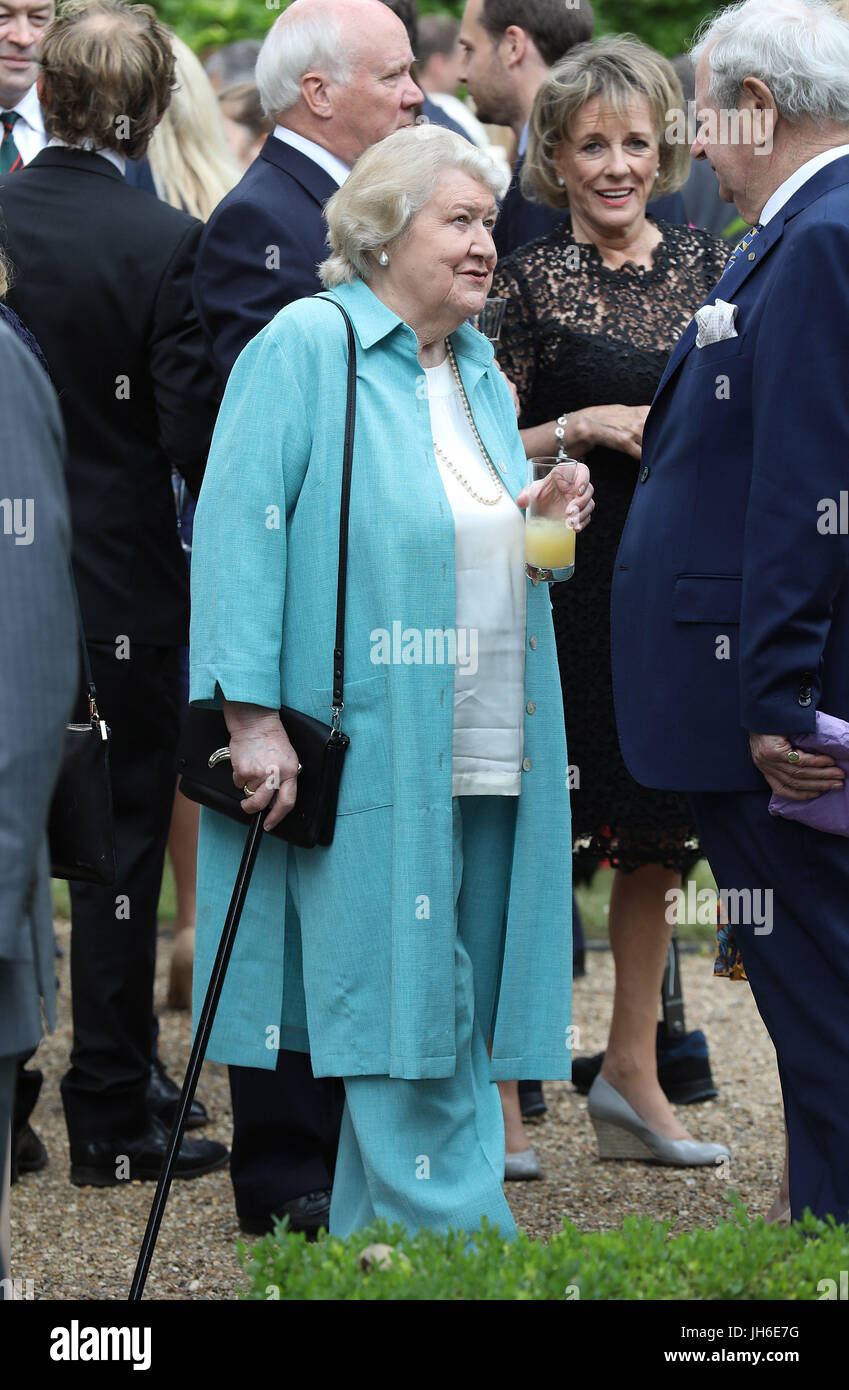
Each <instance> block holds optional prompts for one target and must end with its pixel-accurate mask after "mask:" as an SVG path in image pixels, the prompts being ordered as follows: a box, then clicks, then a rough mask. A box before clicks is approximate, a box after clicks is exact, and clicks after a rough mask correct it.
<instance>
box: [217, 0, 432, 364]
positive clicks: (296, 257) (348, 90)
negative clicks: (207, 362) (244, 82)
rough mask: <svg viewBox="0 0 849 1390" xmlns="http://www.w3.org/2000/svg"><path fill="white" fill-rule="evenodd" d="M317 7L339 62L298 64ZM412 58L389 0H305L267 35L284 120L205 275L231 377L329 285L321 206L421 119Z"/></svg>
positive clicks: (274, 93) (273, 109)
mask: <svg viewBox="0 0 849 1390" xmlns="http://www.w3.org/2000/svg"><path fill="white" fill-rule="evenodd" d="M316 18H319V19H320V22H322V23H323V24H324V25H325V26H326V29H325V32H326V33H332V35H333V37H334V40H335V42H336V45H337V47H338V55H339V56H338V68H337V70H336V71H335V72H323V71H322V70H321V64H320V63H319V61H318V60H317V59H316V61H315V63H314V64H313V65H311V67H310V68H309V69H308V70H306V71H303V72H300V71H297V72H296V71H295V70H294V69H293V56H292V45H291V43H290V42H289V39H290V35H291V34H292V33H293V32H294V31H295V30H296V28H298V27H301V28H306V26H308V25H309V24H310V23H311V21H312V22H314V21H315V19H316ZM412 61H413V56H412V53H411V51H410V45H409V41H408V39H407V35H406V32H405V30H404V27H403V25H402V24H401V22H400V20H398V19H397V18H396V17H395V16H394V15H393V14H392V13H391V11H389V10H388V8H387V6H385V5H383V4H382V0H298V4H297V5H293V6H292V7H291V8H290V9H289V10H287V11H286V12H285V13H284V14H282V15H281V16H280V18H279V19H278V20H277V22H276V24H275V25H274V26H273V28H272V29H271V31H270V33H269V34H268V36H267V38H266V40H265V43H264V44H263V47H262V51H261V52H260V55H259V59H258V60H257V70H256V75H257V83H258V85H259V89H260V94H261V96H262V100H263V105H264V107H265V111H266V114H267V115H269V116H272V117H273V118H274V119H275V121H276V122H277V125H276V128H275V130H274V131H273V132H272V134H271V135H269V137H268V139H267V140H266V142H265V144H264V146H263V147H262V149H261V150H260V153H259V157H258V159H256V160H255V161H254V163H253V164H252V165H251V167H250V169H248V171H247V173H246V174H245V175H244V177H243V178H242V180H241V182H240V183H239V184H237V186H236V187H235V188H234V189H233V190H232V192H231V193H228V195H227V197H226V198H224V200H223V201H222V202H221V203H220V204H219V206H218V207H217V208H216V209H215V212H214V213H213V214H212V217H211V218H210V220H209V222H208V223H207V226H206V230H205V232H204V235H203V238H202V241H201V248H200V254H199V256H198V266H197V273H196V277H195V298H196V302H197V307H198V313H199V315H200V319H201V323H202V324H203V328H204V332H205V334H206V337H207V340H208V342H209V346H210V349H211V352H212V355H213V357H214V360H215V364H216V366H217V368H218V370H219V372H220V374H221V378H222V380H223V381H226V380H227V377H228V376H229V374H230V369H231V368H232V366H233V363H234V362H235V360H236V358H237V357H238V355H239V353H240V352H241V350H242V348H243V347H244V346H245V344H246V343H248V342H249V341H250V339H251V338H253V337H255V336H256V334H257V333H258V332H259V331H260V329H261V328H264V327H265V325H266V324H267V323H269V322H270V321H271V319H272V318H273V317H274V315H275V314H276V313H277V312H278V310H280V309H282V308H283V306H284V305H286V304H290V303H291V302H292V300H294V299H301V298H303V296H305V295H310V294H315V292H316V291H317V289H318V288H319V283H318V276H317V274H316V270H317V266H318V265H319V263H320V262H321V261H323V260H325V259H326V257H327V254H328V252H327V243H326V241H325V236H326V231H325V225H324V218H323V215H322V208H323V206H324V204H325V203H326V202H327V200H328V198H330V197H331V196H332V195H333V194H334V193H335V192H336V190H337V188H338V187H339V185H340V184H341V183H342V182H343V180H344V179H345V177H346V176H347V174H348V172H349V170H350V169H351V166H352V165H353V164H354V162H355V161H356V160H357V159H358V158H359V156H360V155H361V154H362V153H363V151H364V150H366V149H368V147H369V145H373V144H374V143H375V141H377V140H382V139H383V138H384V137H385V136H386V135H390V134H391V133H392V131H393V130H398V129H400V128H401V127H402V126H406V125H412V124H413V122H414V120H415V114H416V107H417V104H418V103H420V102H421V100H422V93H421V91H420V90H419V88H418V87H417V86H416V85H415V83H414V82H413V80H412V78H411V76H410V66H411V64H412ZM343 79H344V80H343Z"/></svg>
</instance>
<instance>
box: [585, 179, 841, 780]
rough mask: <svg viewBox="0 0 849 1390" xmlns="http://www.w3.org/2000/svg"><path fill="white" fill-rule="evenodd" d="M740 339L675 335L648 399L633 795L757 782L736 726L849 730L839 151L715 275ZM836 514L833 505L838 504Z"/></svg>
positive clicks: (623, 575) (633, 551)
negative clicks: (734, 310) (642, 789)
mask: <svg viewBox="0 0 849 1390" xmlns="http://www.w3.org/2000/svg"><path fill="white" fill-rule="evenodd" d="M717 298H720V299H723V300H725V301H726V302H728V303H734V304H736V305H737V306H738V315H737V319H736V325H735V326H736V328H737V333H738V336H737V337H736V338H729V339H727V340H726V341H723V342H719V343H713V344H711V345H709V346H707V347H703V348H697V347H696V346H695V340H696V326H695V324H694V323H691V324H690V325H689V327H688V328H687V329H686V331H685V332H684V334H683V335H682V337H681V339H680V341H679V343H678V345H677V347H676V348H675V351H674V352H673V354H672V356H671V358H670V360H669V363H668V365H667V368H666V371H665V373H664V376H663V378H662V379H661V382H660V385H659V387H658V391H657V394H656V396H655V399H654V403H653V405H652V409H651V413H650V415H649V418H648V420H647V422H646V428H645V433H644V436H643V459H642V468H641V471H640V475H639V477H640V481H639V482H638V483H637V487H636V491H635V494H634V500H633V502H632V504H631V509H630V512H629V515H628V520H627V523H626V526H625V530H624V532H623V535H622V540H621V544H620V547H619V553H618V556H617V560H616V567H615V571H614V579H613V595H612V633H613V638H612V640H613V677H614V696H615V701H616V717H617V723H618V728H619V741H620V744H621V746H622V752H623V754H624V757H625V761H626V763H627V765H628V768H629V769H630V771H631V773H632V774H633V776H634V777H636V778H637V780H638V781H640V782H642V783H644V784H645V785H646V786H650V787H669V788H673V789H680V790H685V791H745V790H747V789H754V788H762V789H764V790H766V787H767V784H766V782H765V780H764V779H763V778H762V777H761V774H760V773H759V772H758V771H757V769H756V768H755V766H754V764H753V763H752V761H751V758H750V754H749V747H748V737H747V731H749V730H752V731H754V732H757V733H771V734H785V735H790V736H792V735H794V734H799V733H803V732H808V731H810V730H812V729H813V727H814V723H815V711H816V709H817V707H820V708H821V709H822V710H823V711H824V712H825V713H827V714H832V715H836V716H837V717H839V718H842V719H849V535H845V534H844V535H840V534H828V533H827V531H828V515H827V512H826V510H825V508H824V505H823V504H824V503H825V502H826V501H827V500H828V499H830V500H831V501H832V502H833V503H834V504H835V507H836V508H839V504H840V500H841V491H843V493H844V496H846V489H847V488H849V392H847V390H846V364H847V362H849V156H848V157H844V158H840V159H837V160H835V161H834V162H833V163H832V164H829V165H827V166H826V167H825V168H824V169H821V170H820V171H819V172H818V173H817V174H815V175H814V177H813V178H812V179H810V180H809V181H808V182H807V183H806V184H805V185H804V186H803V187H802V188H801V189H799V191H798V192H797V193H796V194H795V195H794V196H793V197H792V198H791V199H790V200H789V202H788V203H786V204H785V206H784V207H783V208H782V209H781V211H780V212H779V213H778V214H777V215H776V216H775V217H774V218H772V219H771V220H770V222H769V223H768V224H767V226H766V227H765V228H764V230H763V231H762V232H760V233H759V234H758V236H757V237H756V238H755V239H754V241H753V242H752V245H751V247H750V249H749V250H748V251H747V252H744V253H742V255H741V256H740V257H739V259H738V260H737V261H736V262H735V264H734V265H733V266H732V267H731V268H730V269H729V270H728V271H727V272H726V273H725V275H723V277H722V279H721V280H720V281H719V284H718V285H717V287H716V289H715V290H714V291H712V292H711V294H710V296H709V297H708V300H707V303H714V302H715V300H716V299H717ZM844 512H845V508H844Z"/></svg>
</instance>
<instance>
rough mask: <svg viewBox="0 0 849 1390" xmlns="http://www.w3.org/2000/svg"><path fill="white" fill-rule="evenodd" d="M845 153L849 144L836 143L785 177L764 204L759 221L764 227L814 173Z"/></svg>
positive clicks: (848, 149) (847, 152) (848, 152)
mask: <svg viewBox="0 0 849 1390" xmlns="http://www.w3.org/2000/svg"><path fill="white" fill-rule="evenodd" d="M845 154H849V145H836V146H835V148H834V149H833V150H823V152H822V154H817V155H814V157H813V159H809V160H808V161H807V163H805V164H802V165H800V167H799V168H798V169H797V170H796V172H795V174H791V175H790V177H789V179H785V180H784V182H783V183H782V184H781V186H780V187H779V188H776V190H775V192H774V193H773V195H772V197H771V198H769V199H768V200H767V202H766V203H765V204H764V210H763V212H762V213H761V215H760V217H759V218H758V221H759V222H760V224H761V226H762V227H765V226H766V224H767V222H770V221H771V220H772V218H773V217H774V216H775V214H776V213H777V212H780V211H781V209H782V208H783V207H784V204H785V203H789V202H790V199H791V198H792V197H793V194H794V193H798V192H799V189H800V188H802V187H803V186H804V185H805V184H806V183H807V182H808V179H812V178H813V177H814V174H818V173H819V171H820V169H824V168H825V167H826V165H827V164H831V163H832V162H833V161H834V160H835V159H842V158H843V156H844V155H845Z"/></svg>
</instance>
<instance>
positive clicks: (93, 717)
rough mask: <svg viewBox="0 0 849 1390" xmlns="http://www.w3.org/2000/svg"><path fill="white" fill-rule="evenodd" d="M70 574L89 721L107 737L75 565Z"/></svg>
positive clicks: (70, 568) (70, 567) (69, 567)
mask: <svg viewBox="0 0 849 1390" xmlns="http://www.w3.org/2000/svg"><path fill="white" fill-rule="evenodd" d="M68 574H69V576H70V579H71V593H72V594H73V595H74V611H75V612H76V615H77V632H78V633H79V638H80V647H81V648H82V654H83V671H84V672H85V683H86V688H87V691H88V718H89V723H90V724H95V723H97V724H100V725H101V731H100V732H101V736H102V737H103V738H104V739H105V738H106V727H105V725H104V724H103V721H102V720H101V718H100V714H99V713H98V709H97V691H96V690H95V688H94V675H93V673H92V669H91V661H90V660H89V655H88V646H87V645H86V640H85V628H84V626H83V611H82V609H81V607H80V596H79V593H78V592H77V581H76V579H75V578H74V571H73V567H72V566H70V565H69V566H68Z"/></svg>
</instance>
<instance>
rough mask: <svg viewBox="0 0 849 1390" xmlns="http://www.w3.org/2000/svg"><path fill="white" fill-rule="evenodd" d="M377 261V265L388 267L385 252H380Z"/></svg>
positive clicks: (387, 258)
mask: <svg viewBox="0 0 849 1390" xmlns="http://www.w3.org/2000/svg"><path fill="white" fill-rule="evenodd" d="M377 259H378V263H379V264H380V265H388V264H389V257H388V256H387V254H386V252H385V251H381V253H380V255H379V256H378V258H377Z"/></svg>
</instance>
